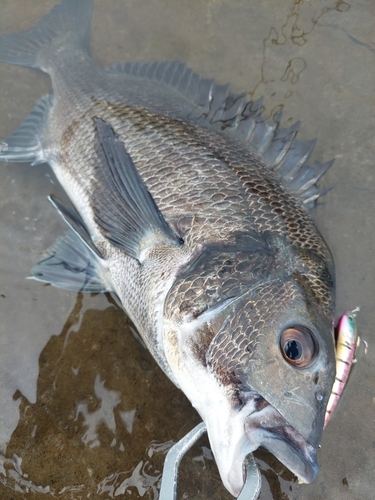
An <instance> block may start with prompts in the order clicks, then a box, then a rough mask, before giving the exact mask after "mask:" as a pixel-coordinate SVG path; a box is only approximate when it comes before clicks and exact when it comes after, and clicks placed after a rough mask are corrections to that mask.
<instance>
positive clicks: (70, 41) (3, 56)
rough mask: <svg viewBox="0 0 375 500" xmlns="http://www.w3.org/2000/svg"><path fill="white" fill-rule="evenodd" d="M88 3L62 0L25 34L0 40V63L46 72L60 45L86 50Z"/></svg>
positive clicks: (89, 17)
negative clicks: (49, 61)
mask: <svg viewBox="0 0 375 500" xmlns="http://www.w3.org/2000/svg"><path fill="white" fill-rule="evenodd" d="M91 10H92V0H62V2H60V3H59V4H58V5H57V6H56V7H54V8H53V9H52V10H51V12H50V13H49V14H47V15H46V16H45V17H43V18H42V19H41V20H40V21H39V22H38V23H37V24H36V25H35V26H34V27H33V28H31V29H30V30H29V31H23V32H20V33H11V34H9V35H4V36H2V37H0V60H1V61H4V62H8V63H11V64H18V65H20V66H29V67H31V68H39V69H42V70H46V67H47V66H48V60H49V59H50V58H51V57H53V55H54V54H55V53H56V50H59V49H60V48H61V47H62V46H64V47H66V46H69V47H73V46H74V47H81V48H84V49H85V50H87V49H88V39H89V28H90V21H91Z"/></svg>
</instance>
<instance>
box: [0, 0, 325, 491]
mask: <svg viewBox="0 0 375 500" xmlns="http://www.w3.org/2000/svg"><path fill="white" fill-rule="evenodd" d="M91 8H92V5H91V1H89V0H81V1H77V0H63V1H62V2H61V3H60V4H59V5H58V6H57V7H55V9H53V10H52V11H51V13H50V14H48V15H47V16H45V18H43V19H42V20H41V21H40V22H39V24H38V25H37V27H36V28H34V29H32V30H30V31H29V32H25V33H21V34H11V35H5V36H3V37H0V60H3V61H5V62H9V63H13V64H21V65H25V66H30V67H35V68H39V69H42V70H43V71H45V72H47V73H48V74H49V75H50V76H51V79H52V84H53V95H52V96H45V97H44V98H43V99H42V100H41V101H39V103H38V104H37V106H36V108H35V109H34V111H33V112H32V113H31V115H30V116H29V117H28V118H27V119H26V120H25V122H24V124H23V125H22V126H21V127H20V129H19V130H18V131H16V132H15V133H14V134H13V135H11V136H10V137H8V138H6V139H5V140H4V141H3V142H2V143H0V160H3V161H15V162H20V161H29V162H31V163H39V162H48V163H49V164H50V166H51V167H52V169H53V171H54V172H55V174H56V176H57V178H58V180H59V181H60V183H61V185H62V186H63V187H64V189H65V190H66V192H67V194H68V195H69V197H70V199H71V201H72V203H73V205H74V207H75V210H73V209H70V208H67V207H64V205H63V204H61V202H59V201H58V200H56V199H53V198H52V202H53V203H54V205H55V206H56V208H57V209H58V211H59V213H60V214H61V215H62V216H63V217H64V219H65V220H66V221H67V223H68V224H69V226H70V227H71V229H72V230H73V231H72V230H71V231H70V233H69V234H67V235H66V236H64V237H62V238H60V239H59V240H58V241H57V242H56V245H55V247H54V249H53V252H52V253H51V254H50V256H48V257H47V258H46V259H44V260H43V261H42V262H40V263H39V264H37V265H36V266H35V268H34V270H33V275H34V277H35V278H36V279H39V280H41V281H47V282H50V283H51V284H53V285H55V286H60V287H63V288H67V289H72V290H82V291H108V290H110V291H112V292H114V293H115V294H117V296H118V297H119V299H120V300H121V303H122V304H123V307H124V309H125V310H126V312H127V314H128V315H129V316H130V318H131V319H132V321H133V322H134V324H135V325H136V327H137V329H138V331H139V332H140V334H141V336H142V338H143V340H144V341H145V343H146V344H147V346H148V348H149V350H150V352H151V353H152V355H153V356H154V358H155V359H156V361H157V362H158V363H159V365H160V366H161V368H162V369H163V370H164V372H165V373H166V374H167V375H168V376H169V378H170V379H171V380H172V381H173V382H174V383H175V384H176V385H177V386H178V387H180V388H181V389H182V390H183V391H184V392H185V394H186V395H187V397H188V398H189V399H190V401H191V402H192V404H193V406H194V407H195V408H196V409H197V411H198V412H199V413H200V415H201V417H202V419H203V420H204V421H205V423H206V425H207V431H208V436H209V439H210V443H211V447H212V450H213V453H214V456H215V459H216V461H217V464H218V468H219V471H220V474H221V477H222V480H223V483H224V485H225V486H226V488H227V489H228V490H229V491H230V492H231V493H232V494H233V495H235V496H238V494H239V492H240V491H241V489H242V486H243V469H242V464H243V461H244V458H245V456H246V455H247V454H249V453H251V452H252V451H253V450H255V449H256V448H257V447H258V446H260V445H262V446H265V447H266V448H268V449H269V450H270V451H271V452H272V453H274V454H275V455H276V456H277V457H278V458H279V459H280V460H281V461H282V462H283V463H284V464H285V465H286V466H287V467H289V468H290V469H291V470H292V471H293V472H294V473H295V474H296V475H298V476H299V478H300V479H301V480H302V481H305V482H310V481H312V480H313V479H314V478H315V476H316V473H317V471H318V466H317V463H316V448H317V446H318V444H319V442H320V439H321V435H322V430H323V422H324V414H325V408H326V405H327V402H328V398H329V395H330V392H331V388H332V385H333V381H334V377H335V363H334V360H335V355H334V346H333V336H332V321H333V316H334V301H335V297H334V264H333V261H332V257H331V255H330V252H329V250H328V249H327V247H326V245H325V243H324V241H323V240H322V238H321V236H320V235H319V234H318V232H317V230H316V228H315V226H314V224H313V222H312V220H311V219H310V217H309V215H308V213H307V210H308V209H309V208H311V207H312V206H313V205H314V202H315V201H316V199H317V198H318V196H319V194H320V192H319V190H318V189H317V188H316V181H317V180H318V179H319V178H320V177H321V175H323V174H324V172H325V170H326V169H327V168H328V167H329V165H330V163H328V164H325V165H319V164H315V165H313V166H312V167H308V166H307V165H306V161H307V160H308V157H309V155H310V153H311V151H312V148H313V143H312V142H311V143H302V142H299V141H296V140H295V134H296V132H297V128H298V127H294V128H293V127H291V128H290V129H286V130H283V129H281V128H280V127H278V126H275V127H274V128H273V127H271V125H268V124H266V123H265V122H264V120H262V118H261V115H260V112H259V109H260V107H261V105H260V103H255V104H253V105H251V104H249V103H247V102H246V99H245V96H244V95H240V96H235V95H233V94H231V93H230V91H229V90H228V87H224V86H219V85H216V84H215V83H214V82H213V81H211V80H203V79H201V78H199V77H198V76H197V75H195V74H194V73H192V72H191V70H188V69H187V68H186V67H185V66H184V65H183V64H182V63H154V64H144V65H141V64H130V63H128V64H124V65H117V66H113V67H110V68H105V69H102V68H100V67H98V66H97V65H96V64H95V63H94V62H93V60H92V59H91V58H90V56H89V55H88V29H89V24H90V16H91ZM276 125H277V124H276ZM284 335H286V337H284ZM288 335H289V337H288ZM294 336H296V337H294ZM285 338H287V339H289V340H288V342H287V341H286V340H285V341H284V340H282V339H285ZM298 339H299V340H298ZM296 341H297V342H296ZM284 347H285V349H287V348H288V351H287V352H288V353H289V354H290V356H289V357H288V356H285V355H283V352H282V350H283V349H284ZM298 348H300V350H301V349H302V358H304V356H306V359H307V361H306V362H305V364H304V365H301V366H299V365H298V362H299V361H298V360H299V359H300V358H299V356H300V354H301V351H299V353H298ZM293 349H297V351H293ZM292 351H293V352H294V354H293V352H292ZM296 352H297V354H296ZM294 358H297V359H294ZM304 359H305V358H304ZM296 360H297V363H295V361H296Z"/></svg>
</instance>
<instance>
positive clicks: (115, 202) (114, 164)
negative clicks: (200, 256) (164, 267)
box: [93, 118, 182, 261]
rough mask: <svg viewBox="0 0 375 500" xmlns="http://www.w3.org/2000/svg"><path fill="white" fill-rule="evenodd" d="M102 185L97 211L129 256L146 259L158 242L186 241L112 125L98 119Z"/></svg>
mask: <svg viewBox="0 0 375 500" xmlns="http://www.w3.org/2000/svg"><path fill="white" fill-rule="evenodd" d="M94 122H95V127H96V132H97V138H98V141H97V146H96V149H97V153H98V155H99V157H100V158H101V160H102V161H101V165H100V166H101V171H100V176H101V177H100V181H101V182H100V186H99V187H98V188H97V190H96V192H94V196H93V210H94V213H95V216H96V219H97V223H98V224H99V226H100V227H101V228H102V229H103V230H104V232H105V235H106V237H107V238H108V239H109V240H110V241H111V242H112V243H113V244H114V245H115V246H117V247H118V248H119V249H120V250H122V251H123V252H125V253H126V254H127V255H130V256H131V257H133V258H135V259H137V260H139V261H142V253H143V252H144V251H147V250H148V249H150V248H152V247H154V246H157V245H170V246H178V245H180V244H181V243H182V242H181V240H180V239H179V238H178V237H177V236H176V235H175V234H174V233H173V231H172V230H171V229H170V227H169V226H168V224H167V223H166V221H165V220H164V217H163V215H162V213H161V212H160V210H159V209H158V207H157V205H156V203H155V201H154V199H153V198H152V196H151V194H150V193H149V191H148V190H147V187H146V185H145V183H144V182H143V180H142V179H141V177H140V175H139V173H138V171H137V169H136V166H135V165H134V163H133V160H132V158H131V157H130V155H129V154H128V152H127V151H126V149H125V146H124V144H123V142H122V141H121V140H120V138H119V137H118V136H117V135H116V134H115V132H114V131H113V129H112V127H111V126H110V125H109V124H108V123H106V122H105V121H103V120H101V119H100V118H94Z"/></svg>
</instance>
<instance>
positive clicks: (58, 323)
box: [0, 0, 375, 500]
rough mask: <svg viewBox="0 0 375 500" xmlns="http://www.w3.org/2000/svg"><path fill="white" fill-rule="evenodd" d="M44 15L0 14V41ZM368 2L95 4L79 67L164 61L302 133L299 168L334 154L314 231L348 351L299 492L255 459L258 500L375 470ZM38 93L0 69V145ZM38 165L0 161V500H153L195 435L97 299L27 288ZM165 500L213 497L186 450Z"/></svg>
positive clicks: (40, 235) (54, 228)
mask: <svg viewBox="0 0 375 500" xmlns="http://www.w3.org/2000/svg"><path fill="white" fill-rule="evenodd" d="M55 3H56V2H54V1H52V0H38V1H33V2H31V1H30V0H0V34H4V33H8V32H12V31H18V30H21V29H26V28H28V27H30V26H32V25H33V24H34V23H35V22H36V21H37V20H38V19H39V18H40V17H41V16H42V15H43V14H44V13H46V12H48V11H49V10H50V8H51V7H52V6H53V5H54V4H55ZM374 20H375V5H374V3H373V2H372V1H371V0H354V1H349V2H344V1H341V0H310V1H298V0H295V1H293V0H285V1H284V2H280V1H278V0H268V1H264V2H260V1H259V0H258V1H255V0H253V1H249V0H206V1H204V0H196V1H194V2H192V1H189V0H180V1H178V2H176V1H175V0H137V1H135V0H126V1H125V0H121V2H120V1H118V0H106V1H105V2H103V1H102V2H100V1H95V8H94V16H93V24H92V53H93V56H94V57H95V58H96V59H97V60H98V61H99V62H100V63H103V64H110V63H113V62H118V61H133V60H140V61H150V60H171V59H178V60H182V61H185V62H186V63H188V65H189V66H190V67H192V68H193V69H194V70H195V71H196V72H198V73H200V74H202V75H204V76H206V77H215V78H216V79H217V80H218V81H219V82H220V83H227V82H231V83H232V86H233V89H234V90H235V91H243V90H245V91H247V92H248V93H249V95H251V96H253V97H254V98H258V97H260V96H261V95H263V96H264V98H265V108H266V109H265V112H266V114H272V113H274V112H275V111H276V110H278V109H280V108H283V111H284V115H283V121H284V123H285V124H289V123H291V122H293V121H295V120H298V119H301V120H302V123H303V125H302V129H301V132H300V137H301V138H304V139H309V138H313V137H317V138H318V143H317V147H316V150H315V153H314V157H313V160H314V159H317V160H320V161H327V160H329V159H331V158H333V157H335V158H336V162H335V164H334V166H333V167H332V168H331V170H330V171H329V173H328V174H327V175H326V176H325V178H324V179H323V180H322V184H323V185H324V186H327V187H333V190H332V191H331V192H330V193H328V195H327V196H326V197H325V199H324V201H323V204H322V205H321V206H320V207H318V209H317V211H316V217H315V218H316V222H317V225H318V227H319V228H320V230H321V232H322V234H323V235H324V237H325V239H326V240H327V242H328V244H329V246H330V248H331V249H332V251H333V254H334V256H335V260H336V265H337V316H339V315H340V314H342V312H344V311H345V310H347V309H353V308H354V307H356V306H361V313H360V314H359V316H358V324H359V329H360V334H361V336H362V337H363V338H364V339H365V340H367V342H368V343H369V351H368V354H367V355H365V354H364V349H363V347H361V348H360V349H359V351H358V354H357V358H358V363H357V365H356V366H355V367H354V369H353V372H352V374H351V377H350V381H349V384H348V386H347V388H346V390H345V393H344V395H343V398H342V401H341V402H340V403H339V406H338V408H337V411H336V413H335V415H334V417H333V418H332V421H331V423H330V424H329V426H328V428H327V430H326V432H325V433H324V437H323V442H322V448H321V450H320V452H319V463H320V465H321V471H320V473H319V475H318V478H317V479H316V481H315V482H314V483H312V484H311V485H298V484H297V483H296V480H295V478H294V477H293V475H292V474H291V473H290V472H289V471H288V470H286V469H285V468H284V467H283V466H282V465H281V464H280V463H279V462H277V460H275V459H274V458H273V457H272V456H271V455H269V454H268V453H267V452H265V451H259V452H257V453H256V458H257V461H258V464H259V465H260V467H261V471H262V479H263V487H262V492H261V495H260V499H262V500H266V499H267V500H269V499H275V500H280V499H289V500H297V499H304V500H323V499H324V500H335V499H340V500H370V499H373V498H374V496H375V495H374V487H375V479H374V471H375V424H374V414H375V413H374V410H375V334H374V331H373V325H374V324H375V307H374V297H375V280H374V274H375V273H374V270H375V264H374V254H373V251H374V248H375V241H374V240H375V231H374V229H375V222H374V215H373V214H374V208H375V181H374V175H375V172H374V157H375V154H374V153H375V141H374V134H375V119H374V116H375V97H374V90H375V64H374V63H375V36H374V29H373V26H374ZM49 88H50V83H49V79H48V77H46V76H45V75H43V74H41V73H39V72H36V71H33V70H30V69H27V68H20V67H16V66H11V65H7V64H0V137H5V136H6V135H7V134H8V133H10V132H11V131H12V130H13V129H14V128H16V127H17V126H18V125H19V123H20V122H21V121H22V120H23V118H24V117H25V116H26V115H27V114H28V112H29V110H30V109H31V108H32V107H33V105H34V103H35V101H36V100H37V99H38V98H39V97H40V96H42V95H43V94H44V93H46V92H47V91H48V90H49ZM51 192H53V193H55V194H58V195H60V196H62V193H61V188H60V187H59V186H58V185H57V183H56V181H55V180H54V177H53V175H52V173H51V172H50V170H49V168H48V167H47V166H45V165H40V166H37V167H33V168H31V167H30V166H29V165H27V164H23V165H15V164H12V165H7V164H2V165H1V172H0V212H1V217H0V294H1V296H0V315H1V316H0V317H1V321H0V450H1V454H0V498H1V499H4V500H10V499H14V500H18V499H38V500H39V499H42V498H45V499H48V498H56V497H57V498H61V499H64V500H65V499H77V500H78V499H83V498H91V499H96V498H98V499H110V498H114V497H118V498H140V497H142V498H150V499H156V498H157V497H158V486H159V481H160V474H161V472H160V471H161V470H162V465H163V460H164V456H165V453H166V450H167V449H168V447H169V446H170V445H171V443H172V441H177V440H178V439H179V438H181V437H182V436H183V435H184V434H185V433H186V432H187V431H188V430H190V429H191V428H192V427H194V425H196V424H197V423H198V422H199V418H198V416H197V414H196V413H195V411H194V410H193V409H192V408H191V406H190V404H189V402H188V401H187V400H186V398H185V397H184V396H183V394H181V393H180V392H179V391H178V390H177V389H176V388H174V387H173V386H172V384H171V383H170V382H169V381H168V380H167V378H166V377H165V376H164V374H163V373H162V372H161V371H160V370H159V368H158V367H157V366H156V363H155V362H154V361H153V359H152V358H151V356H150V355H149V354H148V352H147V351H146V350H145V349H144V348H143V347H142V345H141V344H140V343H139V342H138V341H137V340H136V339H135V337H134V336H133V335H132V333H131V331H130V329H129V323H128V320H127V318H126V316H125V315H124V313H123V312H122V311H121V310H120V309H119V308H118V307H117V305H116V304H114V303H113V302H111V299H110V298H109V297H106V296H85V297H82V296H80V295H78V296H77V295H76V294H74V293H69V292H65V291H62V290H56V289H53V288H52V287H50V286H43V285H42V284H40V283H36V282H32V281H26V280H25V277H27V276H28V275H29V270H30V268H31V267H32V265H33V264H34V263H35V262H36V261H38V260H39V259H40V256H41V255H42V254H43V252H44V251H45V249H47V248H48V247H49V246H50V245H51V244H52V243H53V241H54V239H55V238H56V237H57V236H58V235H59V234H61V232H63V231H64V229H65V227H64V223H63V222H62V221H60V220H59V217H58V215H57V214H56V213H55V212H54V210H53V208H52V207H51V206H50V205H49V203H48V202H47V200H46V196H47V194H49V193H51ZM179 498H184V499H187V498H189V499H211V498H216V499H229V498H231V497H230V495H229V494H228V493H227V492H226V490H225V489H224V488H223V487H222V485H221V482H220V478H219V476H218V473H217V470H216V466H215V464H214V461H213V460H212V455H211V452H210V450H209V445H208V442H207V440H206V439H205V438H202V440H200V441H199V442H198V443H197V445H196V446H195V447H194V448H193V449H192V450H191V451H190V452H189V454H188V455H187V456H186V458H185V459H184V461H183V465H182V468H181V478H180V484H179Z"/></svg>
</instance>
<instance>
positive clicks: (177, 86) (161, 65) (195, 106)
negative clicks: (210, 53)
mask: <svg viewBox="0 0 375 500" xmlns="http://www.w3.org/2000/svg"><path fill="white" fill-rule="evenodd" d="M106 72H108V73H114V74H119V73H123V74H127V75H129V76H133V77H138V78H146V79H148V80H152V81H155V82H157V83H159V84H161V85H165V86H167V87H170V88H171V89H173V90H174V91H175V92H177V93H178V94H179V95H180V96H181V97H182V98H185V99H186V100H187V101H189V102H190V103H191V104H192V107H191V111H190V112H189V113H188V114H187V116H186V117H185V119H186V120H187V121H189V122H192V123H198V124H202V125H206V126H209V127H211V128H214V129H215V130H218V131H220V132H221V133H223V134H226V135H229V136H232V137H235V138H236V139H237V140H240V141H241V142H243V143H247V144H249V145H250V146H251V147H252V148H254V149H255V150H256V151H257V152H258V153H259V154H260V155H261V156H262V157H263V158H264V159H265V160H266V162H267V163H268V164H269V165H270V167H272V168H273V169H274V170H275V173H276V175H277V177H278V178H279V179H280V181H281V182H282V183H283V184H284V185H285V186H286V187H287V188H288V189H289V190H290V191H291V192H292V193H293V194H295V195H296V196H298V197H299V198H300V199H301V200H302V202H303V203H304V205H305V207H306V208H307V209H309V208H312V207H313V206H314V205H315V202H316V200H317V198H318V197H319V196H320V195H321V194H323V191H321V190H319V189H318V188H317V187H316V186H315V183H316V182H317V181H318V180H319V179H320V177H321V176H322V175H323V174H324V173H325V172H326V171H327V169H328V168H329V166H330V165H331V164H332V162H328V163H324V164H319V163H316V164H315V165H314V167H309V166H308V165H307V161H308V159H309V157H310V155H311V153H312V150H313V148H314V145H315V141H298V140H297V139H296V135H297V133H298V129H299V126H300V123H299V122H297V123H295V124H294V125H292V126H291V127H289V128H280V126H279V124H280V121H281V113H279V114H278V115H277V116H276V117H275V119H274V122H273V123H268V122H267V121H266V120H265V118H264V117H263V116H262V103H263V101H262V99H259V100H258V101H255V102H252V101H249V100H248V99H247V98H246V93H242V94H233V93H232V92H231V91H230V87H229V85H218V84H217V83H215V81H214V80H213V79H205V78H201V77H200V76H199V75H197V74H196V73H194V72H193V71H192V70H191V69H190V68H188V67H187V66H186V65H185V64H184V63H181V62H178V61H167V62H152V63H125V64H116V65H113V66H109V67H107V68H106ZM301 169H302V173H300V170H301ZM306 176H307V177H309V179H310V181H311V182H310V181H309V185H308V187H306V185H305V183H304V181H303V180H302V179H304V178H305V177H306Z"/></svg>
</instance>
